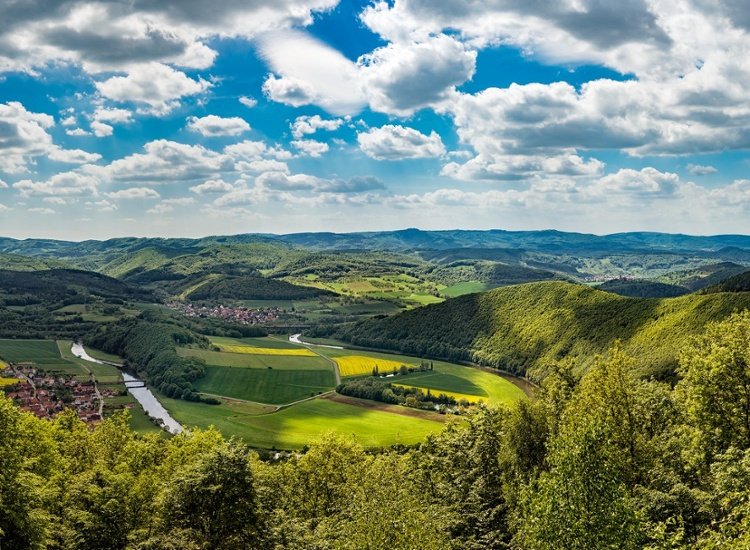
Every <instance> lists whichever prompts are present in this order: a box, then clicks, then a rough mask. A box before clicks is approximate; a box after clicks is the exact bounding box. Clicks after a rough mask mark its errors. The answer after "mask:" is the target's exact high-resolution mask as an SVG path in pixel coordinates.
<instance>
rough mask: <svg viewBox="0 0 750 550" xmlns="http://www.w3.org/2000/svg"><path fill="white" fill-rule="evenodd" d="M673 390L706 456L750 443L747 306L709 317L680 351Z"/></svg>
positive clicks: (709, 456)
mask: <svg viewBox="0 0 750 550" xmlns="http://www.w3.org/2000/svg"><path fill="white" fill-rule="evenodd" d="M678 374H679V375H680V376H681V380H680V382H679V383H678V384H677V395H678V399H679V401H680V403H681V404H682V406H683V408H684V411H685V414H686V416H687V418H688V420H689V421H690V423H691V424H692V426H694V427H695V428H696V429H697V430H698V433H699V436H700V441H701V446H702V447H703V449H704V450H705V453H706V458H707V461H709V462H710V461H711V456H712V455H716V454H720V453H722V452H724V451H726V450H727V449H729V448H730V447H736V448H739V449H747V448H750V312H749V311H744V312H743V313H735V314H733V315H731V316H730V317H728V318H727V319H726V320H724V321H722V322H719V323H713V324H711V325H709V326H708V327H707V328H706V331H705V333H704V334H703V335H701V336H699V337H696V338H694V339H693V340H692V341H691V342H690V345H688V346H687V347H686V349H685V350H684V351H683V353H682V354H681V357H680V366H679V369H678Z"/></svg>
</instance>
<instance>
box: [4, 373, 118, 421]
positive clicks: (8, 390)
mask: <svg viewBox="0 0 750 550" xmlns="http://www.w3.org/2000/svg"><path fill="white" fill-rule="evenodd" d="M0 366H2V365H0ZM0 377H3V378H5V379H6V380H8V379H12V378H15V379H17V380H18V382H17V383H14V384H13V383H11V384H7V385H5V387H4V388H3V389H4V390H5V394H6V396H7V397H8V398H10V399H12V400H13V401H14V402H15V403H16V404H17V405H18V406H19V407H20V408H21V410H23V411H26V412H29V413H32V414H34V415H35V416H37V417H39V418H47V419H51V418H55V417H56V416H57V415H58V414H59V413H60V412H62V411H63V410H64V409H73V410H74V411H75V412H76V414H78V417H79V418H81V420H83V421H84V422H86V423H87V424H92V425H93V424H97V423H98V422H99V421H100V420H101V419H102V414H103V408H104V398H105V397H110V396H113V395H115V392H114V391H113V390H101V391H100V390H99V388H98V387H97V385H96V383H95V382H93V381H88V380H87V381H84V382H82V381H80V380H77V379H76V378H74V377H71V376H66V375H61V374H55V375H53V374H50V373H45V372H42V371H39V370H37V369H36V368H35V367H34V366H32V365H25V364H17V365H8V366H7V367H5V368H4V369H3V370H1V371H0Z"/></svg>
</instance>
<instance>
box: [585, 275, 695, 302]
mask: <svg viewBox="0 0 750 550" xmlns="http://www.w3.org/2000/svg"><path fill="white" fill-rule="evenodd" d="M596 288H597V289H599V290H604V291H605V292H612V293H613V294H619V295H620V296H629V297H631V298H674V297H676V296H682V295H683V294H687V293H688V292H690V290H688V289H687V288H685V287H682V286H678V285H670V284H667V283H660V282H659V281H647V280H630V279H613V280H611V281H607V282H606V283H602V284H600V285H599V286H597V287H596Z"/></svg>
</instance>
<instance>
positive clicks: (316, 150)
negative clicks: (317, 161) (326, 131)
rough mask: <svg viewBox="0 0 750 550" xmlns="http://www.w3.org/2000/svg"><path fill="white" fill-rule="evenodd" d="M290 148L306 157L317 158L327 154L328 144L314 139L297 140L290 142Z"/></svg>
mask: <svg viewBox="0 0 750 550" xmlns="http://www.w3.org/2000/svg"><path fill="white" fill-rule="evenodd" d="M292 146H293V147H295V148H296V149H297V150H299V152H300V153H301V154H303V155H306V156H308V157H319V156H321V155H322V154H323V153H327V152H328V144H327V143H324V142H322V141H316V140H314V139H297V140H294V141H292Z"/></svg>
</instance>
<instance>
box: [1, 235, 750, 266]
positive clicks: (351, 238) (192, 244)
mask: <svg viewBox="0 0 750 550" xmlns="http://www.w3.org/2000/svg"><path fill="white" fill-rule="evenodd" d="M258 242H264V243H275V244H279V245H281V246H284V245H286V246H291V247H294V246H300V247H306V248H318V249H321V250H347V249H352V250H394V251H403V250H448V249H452V248H453V249H461V248H479V249H489V248H499V249H502V248H512V249H528V250H545V251H549V252H557V253H559V252H563V251H566V250H567V251H578V252H581V251H586V252H588V253H593V252H597V251H600V252H602V251H607V252H612V251H613V250H617V251H620V252H624V251H638V250H656V251H685V250H691V251H695V252H701V251H711V252H717V251H722V250H723V249H726V250H724V252H725V253H726V255H727V256H730V255H732V254H737V253H739V254H740V255H742V256H746V257H747V259H750V235H712V236H694V235H683V234H671V233H650V232H632V233H614V234H611V235H593V234H586V233H573V232H564V231H557V230H539V231H506V230H502V229H490V230H460V229H456V230H436V231H431V230H429V231H428V230H421V229H414V228H411V229H402V230H396V231H372V232H353V233H325V232H317V233H313V232H310V233H290V234H283V235H272V234H262V233H248V234H239V235H226V236H208V237H202V238H196V239H188V238H145V237H143V238H141V237H137V238H136V237H132V238H131V237H118V238H113V239H108V240H103V241H98V240H88V241H81V242H72V241H63V240H54V239H24V240H19V239H11V238H7V237H0V253H11V254H20V255H24V256H49V257H55V258H64V257H68V256H71V255H75V254H80V253H82V252H85V253H87V254H93V253H96V252H103V251H111V250H121V251H126V250H127V251H129V252H133V251H135V250H138V249H140V248H149V247H152V248H156V249H170V250H180V249H184V250H186V251H187V250H189V249H191V248H192V249H195V248H204V247H207V246H211V245H230V244H248V243H258Z"/></svg>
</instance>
